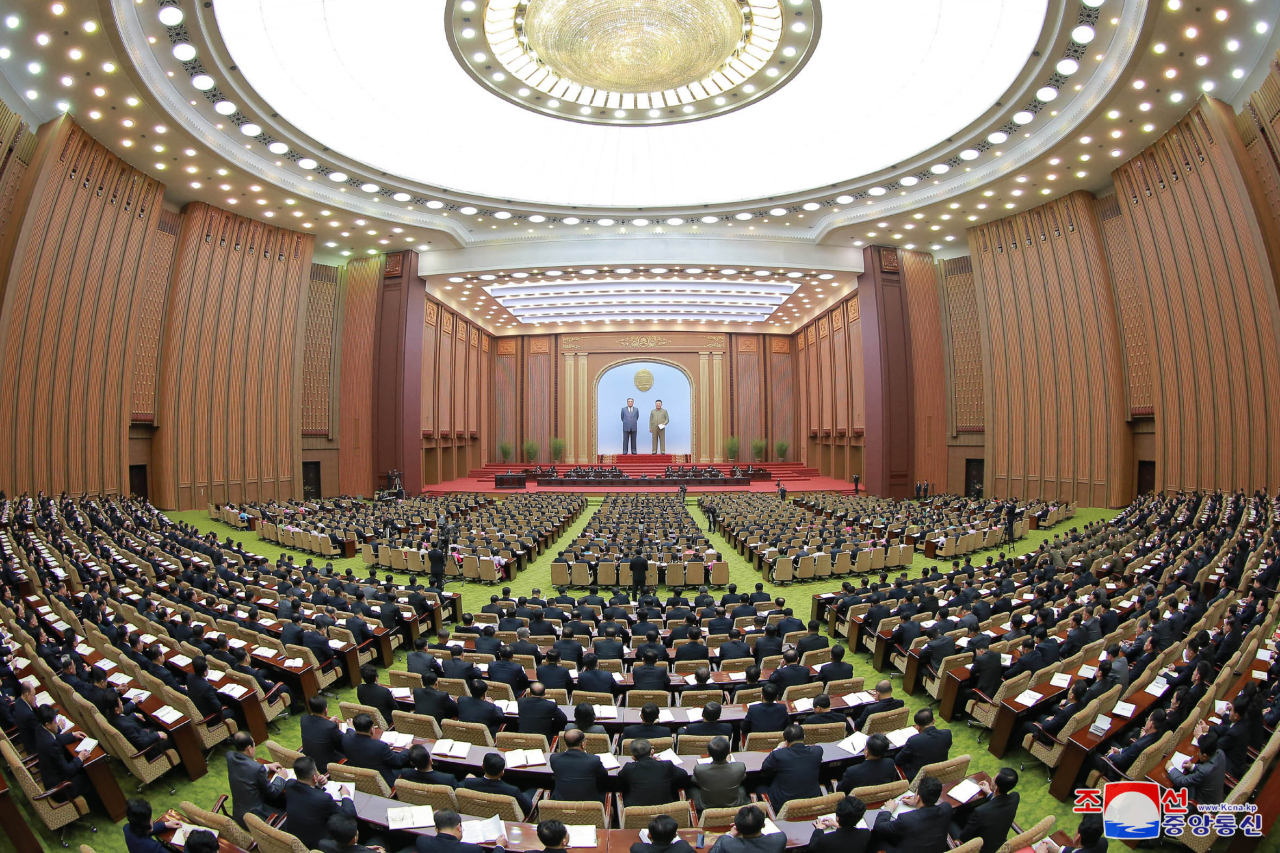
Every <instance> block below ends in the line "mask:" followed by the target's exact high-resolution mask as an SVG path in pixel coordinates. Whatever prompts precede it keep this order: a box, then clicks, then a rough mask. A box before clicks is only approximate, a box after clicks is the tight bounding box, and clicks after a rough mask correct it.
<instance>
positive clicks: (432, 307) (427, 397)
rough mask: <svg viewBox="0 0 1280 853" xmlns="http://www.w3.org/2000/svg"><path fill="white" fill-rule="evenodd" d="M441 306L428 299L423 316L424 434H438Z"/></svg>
mask: <svg viewBox="0 0 1280 853" xmlns="http://www.w3.org/2000/svg"><path fill="white" fill-rule="evenodd" d="M439 333H440V305H439V304H438V303H436V302H434V301H432V300H431V299H428V300H427V302H426V305H425V306H424V310H423V316H422V434H423V435H424V436H435V434H436V402H437V398H436V382H437V381H438V380H437V378H436V363H437V360H438V358H439V354H438V352H437V350H438V349H439V347H440V334H439Z"/></svg>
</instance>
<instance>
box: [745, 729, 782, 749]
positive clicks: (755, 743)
mask: <svg viewBox="0 0 1280 853" xmlns="http://www.w3.org/2000/svg"><path fill="white" fill-rule="evenodd" d="M781 741H782V732H751V733H750V734H749V735H747V743H746V745H745V746H744V747H743V749H745V750H746V751H747V752H771V751H772V750H773V748H774V747H775V746H777V745H778V744H779V743H780V742H781Z"/></svg>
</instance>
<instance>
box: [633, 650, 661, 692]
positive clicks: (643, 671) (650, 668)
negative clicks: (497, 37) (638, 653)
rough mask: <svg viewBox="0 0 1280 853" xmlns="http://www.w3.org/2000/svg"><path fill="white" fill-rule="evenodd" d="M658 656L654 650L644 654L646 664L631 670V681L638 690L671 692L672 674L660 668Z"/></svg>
mask: <svg viewBox="0 0 1280 853" xmlns="http://www.w3.org/2000/svg"><path fill="white" fill-rule="evenodd" d="M657 664H658V654H657V652H655V651H654V650H653V649H646V650H645V652H644V663H643V664H641V665H639V666H635V667H632V668H631V680H632V682H633V683H634V685H635V689H637V690H670V689H671V673H670V672H669V671H668V669H667V667H665V666H658V665H657Z"/></svg>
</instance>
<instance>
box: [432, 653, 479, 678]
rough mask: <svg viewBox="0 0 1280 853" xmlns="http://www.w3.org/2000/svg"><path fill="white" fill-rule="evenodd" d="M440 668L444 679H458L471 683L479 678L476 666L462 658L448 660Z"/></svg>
mask: <svg viewBox="0 0 1280 853" xmlns="http://www.w3.org/2000/svg"><path fill="white" fill-rule="evenodd" d="M441 667H442V669H443V672H444V677H445V678H460V679H462V680H463V681H466V682H468V683H469V682H471V681H473V680H475V679H477V678H479V677H480V672H479V670H477V669H476V665H475V664H473V663H471V662H470V661H465V660H463V659H462V658H460V657H459V658H449V659H448V660H446V661H445V662H444V663H443V664H441Z"/></svg>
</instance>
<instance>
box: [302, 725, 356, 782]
mask: <svg viewBox="0 0 1280 853" xmlns="http://www.w3.org/2000/svg"><path fill="white" fill-rule="evenodd" d="M300 722H301V725H302V754H303V755H305V756H307V757H308V758H310V759H311V760H313V761H314V762H315V763H316V769H317V770H319V771H320V772H321V773H325V772H327V771H328V769H329V765H330V764H331V763H336V762H338V761H341V760H342V759H343V758H344V757H345V756H344V755H343V754H342V729H341V728H339V727H338V724H337V723H335V722H334V721H333V720H330V719H329V718H328V717H318V716H316V715H315V714H305V715H303V717H302V720H301V721H300Z"/></svg>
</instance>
